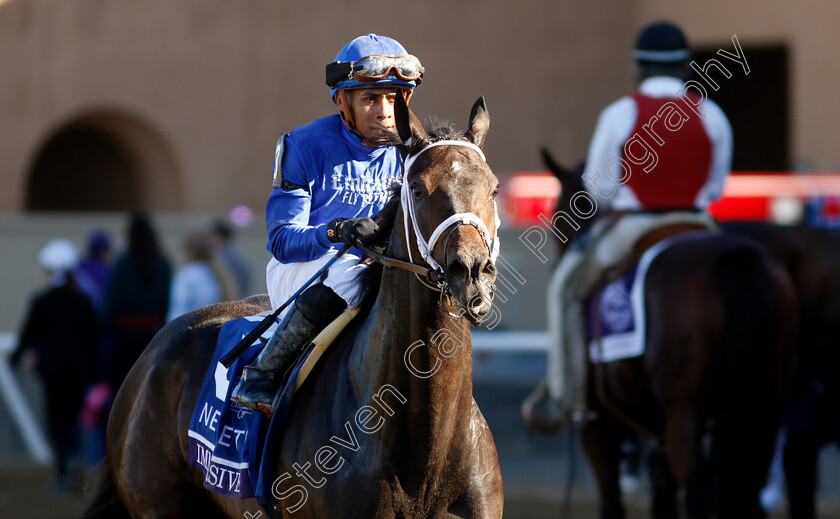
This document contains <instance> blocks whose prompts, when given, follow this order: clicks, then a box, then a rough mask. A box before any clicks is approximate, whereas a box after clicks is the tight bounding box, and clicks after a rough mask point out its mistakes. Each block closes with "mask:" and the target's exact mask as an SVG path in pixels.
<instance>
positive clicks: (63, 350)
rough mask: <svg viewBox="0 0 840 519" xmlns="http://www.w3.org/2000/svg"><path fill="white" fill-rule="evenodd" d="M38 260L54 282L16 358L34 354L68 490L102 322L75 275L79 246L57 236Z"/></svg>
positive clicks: (28, 322)
mask: <svg viewBox="0 0 840 519" xmlns="http://www.w3.org/2000/svg"><path fill="white" fill-rule="evenodd" d="M38 261H39V263H40V264H41V266H42V267H43V269H44V272H45V273H46V274H47V276H48V277H49V279H50V286H49V287H48V288H46V289H44V290H42V291H41V292H39V293H38V294H36V295H35V297H33V299H32V302H31V303H30V305H29V309H28V311H27V313H26V318H25V319H24V325H23V328H22V331H21V333H20V340H19V343H18V347H17V349H16V350H15V352H14V354H13V355H12V359H11V361H12V364H13V365H16V364H17V363H18V362H19V361H20V359H21V357H22V355H23V354H24V353H27V354H28V355H31V356H32V357H34V366H35V370H36V372H37V373H38V375H39V377H40V378H41V381H42V383H43V387H44V397H45V399H46V409H47V428H48V436H49V440H50V443H51V445H52V449H53V456H54V466H55V477H56V479H55V483H54V484H53V490H56V491H66V490H69V489H70V483H71V481H70V479H69V471H68V466H67V461H68V458H69V456H70V454H71V448H72V446H73V434H74V432H75V430H76V421H77V419H78V416H79V411H80V410H81V408H82V403H83V399H84V391H85V385H86V384H87V383H88V382H89V381H91V380H93V378H94V376H95V374H96V347H97V341H98V336H99V331H98V330H99V329H98V326H99V323H98V320H97V317H96V313H95V311H94V309H93V304H92V303H91V301H90V299H89V298H88V296H86V295H85V294H83V293H82V292H81V291H80V290H79V289H78V288H77V287H76V283H75V281H74V279H73V270H74V269H75V268H76V266H77V264H78V262H79V253H78V251H77V249H76V247H75V246H74V245H73V244H72V243H71V242H70V241H68V240H66V239H63V238H59V239H56V240H53V241H51V242H49V243H48V244H47V245H46V246H45V247H44V248H43V249H41V252H40V253H39V254H38Z"/></svg>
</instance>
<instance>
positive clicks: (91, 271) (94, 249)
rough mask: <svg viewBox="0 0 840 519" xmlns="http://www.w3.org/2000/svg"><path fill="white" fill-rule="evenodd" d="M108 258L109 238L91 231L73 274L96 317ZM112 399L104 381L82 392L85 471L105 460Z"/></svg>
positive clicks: (101, 346)
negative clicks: (106, 434)
mask: <svg viewBox="0 0 840 519" xmlns="http://www.w3.org/2000/svg"><path fill="white" fill-rule="evenodd" d="M110 255H111V237H110V236H109V235H108V233H107V232H105V231H102V230H95V231H92V232H91V233H90V234H89V235H88V239H87V255H86V256H85V257H84V258H82V260H81V261H80V262H79V266H78V267H76V271H75V272H74V277H75V279H76V285H77V286H78V287H79V290H81V291H82V292H84V293H85V294H86V295H87V296H88V297H89V298H90V300H91V302H92V303H93V306H94V308H95V309H96V311H97V313H98V314H99V315H100V316H101V315H102V310H103V307H104V305H105V290H106V288H107V286H108V275H109V273H110V272H111V264H110ZM101 340H102V339H100V341H101ZM102 348H103V343H102V342H100V345H99V346H98V347H97V350H98V351H99V350H101V349H102ZM112 397H113V395H112V394H111V388H110V386H109V385H108V384H107V383H105V382H100V383H98V384H97V385H93V386H92V387H89V388H88V390H87V392H86V395H85V401H84V406H83V407H82V414H81V424H82V439H83V444H84V451H85V464H86V465H87V468H88V469H91V468H93V466H94V465H96V463H98V462H99V460H101V459H102V458H104V457H105V430H106V428H107V425H108V411H109V409H110V406H111V399H112Z"/></svg>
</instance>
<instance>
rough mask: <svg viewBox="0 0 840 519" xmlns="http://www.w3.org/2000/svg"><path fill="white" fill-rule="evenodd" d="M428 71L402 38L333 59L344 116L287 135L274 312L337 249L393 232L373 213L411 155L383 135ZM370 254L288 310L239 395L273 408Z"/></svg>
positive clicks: (272, 246)
mask: <svg viewBox="0 0 840 519" xmlns="http://www.w3.org/2000/svg"><path fill="white" fill-rule="evenodd" d="M422 76H423V67H422V65H421V64H420V61H419V60H418V59H417V58H416V57H414V56H412V55H410V54H409V53H408V52H406V50H405V48H404V47H403V46H402V45H401V44H400V43H399V42H397V41H396V40H394V39H391V38H388V37H386V36H379V35H376V34H365V35H363V36H359V37H358V38H355V39H353V40H352V41H350V42H349V43H347V44H346V45H345V46H344V47H342V48H341V50H339V51H338V54H337V55H336V57H335V61H334V62H332V63H330V64H329V65H327V70H326V79H327V81H326V82H327V85H328V86H329V87H330V97H331V98H332V100H333V102H334V103H335V105H336V106H337V107H338V112H339V113H338V114H334V115H330V116H327V117H323V118H320V119H316V120H314V121H312V122H310V123H309V124H306V125H304V126H301V127H300V128H297V129H295V130H293V131H291V132H290V133H288V134H283V135H281V137H280V139H279V140H278V143H277V148H276V151H275V155H274V182H273V189H272V191H271V194H270V195H269V197H268V203H267V205H266V225H267V228H268V250H269V251H271V254H272V258H271V260H269V262H268V265H267V266H266V284H267V286H268V296H269V299H270V300H271V306H272V309H276V308H278V307H279V306H280V305H282V304H283V303H284V302H285V300H286V299H288V298H289V297H291V296H292V294H294V292H295V291H296V290H297V289H298V288H299V287H300V286H301V285H303V283H304V282H305V281H306V280H308V279H309V278H311V277H312V276H313V275H314V274H315V272H317V271H318V270H319V269H320V268H321V267H322V266H323V265H324V264H325V263H327V262H328V261H329V260H330V259H331V258H333V257H334V256H335V255H336V253H337V250H338V249H339V248H340V247H339V246H338V245H336V244H338V243H341V242H344V243H351V244H352V243H355V241H356V240H360V241H361V242H362V243H370V242H371V241H374V240H377V239H379V238H382V237H383V236H380V235H382V234H384V233H387V232H389V231H390V230H389V229H382V230H381V231H380V229H379V226H378V225H377V223H376V222H375V221H374V220H373V219H372V218H371V217H372V216H374V215H375V214H377V213H378V212H379V211H380V210H382V209H383V207H384V206H385V203H386V202H387V201H388V199H389V198H390V194H391V187H392V186H393V185H394V184H397V183H399V181H400V170H401V165H402V157H401V156H400V154H399V151H398V150H397V149H396V148H394V147H392V146H391V147H384V146H379V145H377V144H376V141H375V138H376V137H377V135H379V134H380V133H381V132H382V131H383V130H389V131H396V124H395V121H394V101H395V99H396V96H397V95H402V96H404V98H405V100H406V102H408V100H409V98H410V97H411V95H412V93H413V91H414V90H413V89H414V87H415V86H417V85H418V84H419V83H420V81H421V80H422ZM360 256H361V253H360V252H359V251H358V250H357V249H355V248H353V249H350V250H349V251H348V252H347V253H346V254H344V255H343V256H342V257H341V258H339V259H338V260H337V261H336V262H335V263H334V264H333V265H332V266H331V267H330V268H329V270H328V271H327V272H325V273H324V275H322V276H321V278H320V281H319V282H318V283H317V284H315V285H313V286H311V287H309V288H308V289H306V290H305V291H304V292H303V293H302V294H301V295H300V296H299V297H298V298H297V299H296V300H295V304H294V305H292V306H291V307H290V308H289V309H287V310H286V311H285V312H284V314H281V319H282V320H281V324H280V326H278V328H277V331H276V332H275V333H274V335H273V336H272V338H271V339H270V340H269V342H268V343H267V344H266V346H265V348H264V349H263V350H262V352H261V353H260V354H259V356H257V358H256V360H255V361H254V362H253V363H252V364H251V365H249V366H246V367H245V369H244V370H243V373H242V378H241V380H240V382H239V384H238V385H237V386H236V387H235V388H234V390H233V394H232V399H233V400H234V401H236V402H238V403H240V404H241V405H243V406H245V407H248V408H251V409H256V410H260V411H263V412H266V414H270V411H271V404H272V401H273V399H274V396H275V393H276V392H277V389H278V385H279V383H280V380H278V379H279V378H281V374H282V372H283V371H284V370H285V369H286V368H287V367H288V366H289V365H290V364H291V363H292V362H293V360H294V359H295V358H296V357H297V356H298V355H299V354H300V352H301V350H302V348H303V346H304V345H306V344H307V342H308V341H310V340H311V339H312V338H314V337H315V335H317V334H318V333H319V332H320V331H321V330H322V329H323V328H324V327H325V326H326V325H327V324H329V323H330V322H332V321H333V320H334V319H335V318H336V317H338V315H340V314H341V312H343V311H344V310H345V309H353V308H356V307H358V306H359V305H361V303H362V301H363V299H364V296H365V287H364V283H363V274H364V272H365V270H366V265H365V264H363V263H360Z"/></svg>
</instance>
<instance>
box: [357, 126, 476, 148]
mask: <svg viewBox="0 0 840 519" xmlns="http://www.w3.org/2000/svg"><path fill="white" fill-rule="evenodd" d="M423 129H424V130H425V131H426V137H425V138H421V139H412V140H411V144H410V145H409V146H406V145H405V143H404V142H403V141H402V139H401V138H400V136H399V135H398V134H397V133H396V132H392V131H389V130H384V129H383V130H382V131H380V132H379V133H377V135H376V136H375V137H374V138H373V139H372V140H373V142H374V143H375V144H377V145H379V146H395V147H397V148H398V149H399V150H400V151H401V152H402V153H403V154H407V155H411V154H414V153H417V152H419V151H420V150H421V149H423V147H424V146H426V145H428V144H431V143H433V142H437V141H450V140H452V141H465V140H467V139H466V137H464V134H463V133H461V132H459V131H458V130H456V129H455V125H454V124H453V123H452V122H450V121H447V120H445V119H440V118H438V117H429V118H427V119H426V120H425V121H424V122H423Z"/></svg>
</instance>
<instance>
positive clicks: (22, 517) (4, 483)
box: [0, 465, 840, 519]
mask: <svg viewBox="0 0 840 519" xmlns="http://www.w3.org/2000/svg"><path fill="white" fill-rule="evenodd" d="M49 475H50V472H49V469H45V468H41V467H33V466H31V465H6V466H3V467H0V517H3V518H4V519H70V518H77V517H79V515H80V512H81V511H82V510H83V509H84V506H85V504H86V503H87V499H88V498H87V497H86V496H85V495H84V494H83V493H77V494H65V495H55V494H52V493H50V491H49V482H50V477H49ZM629 501H630V503H629V506H628V508H629V512H630V513H629V517H628V519H643V518H646V517H649V516H648V514H647V507H646V506H645V505H644V504H643V501H644V499H643V498H642V497H635V498H633V499H631V500H629ZM823 508H826V509H825V510H824V511H823V512H824V513H822V514H821V515H820V517H821V518H822V519H840V508H838V507H831V508H832V509H831V510H828V509H827V508H828V507H823ZM560 510H561V504H560V502H559V498H558V499H547V500H542V499H527V498H518V497H514V496H507V497H506V498H505V518H506V519H549V518H550V519H557V518H558V517H562V516H561V511H560ZM568 517H569V519H571V518H574V519H596V518H597V517H598V515H597V506H596V504H595V502H594V500H593V499H591V498H579V499H575V500H574V501H573V502H572V507H571V514H570V515H569V516H568ZM771 517H772V519H783V518H784V514H783V513H781V512H779V513H776V514H773V516H771Z"/></svg>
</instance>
